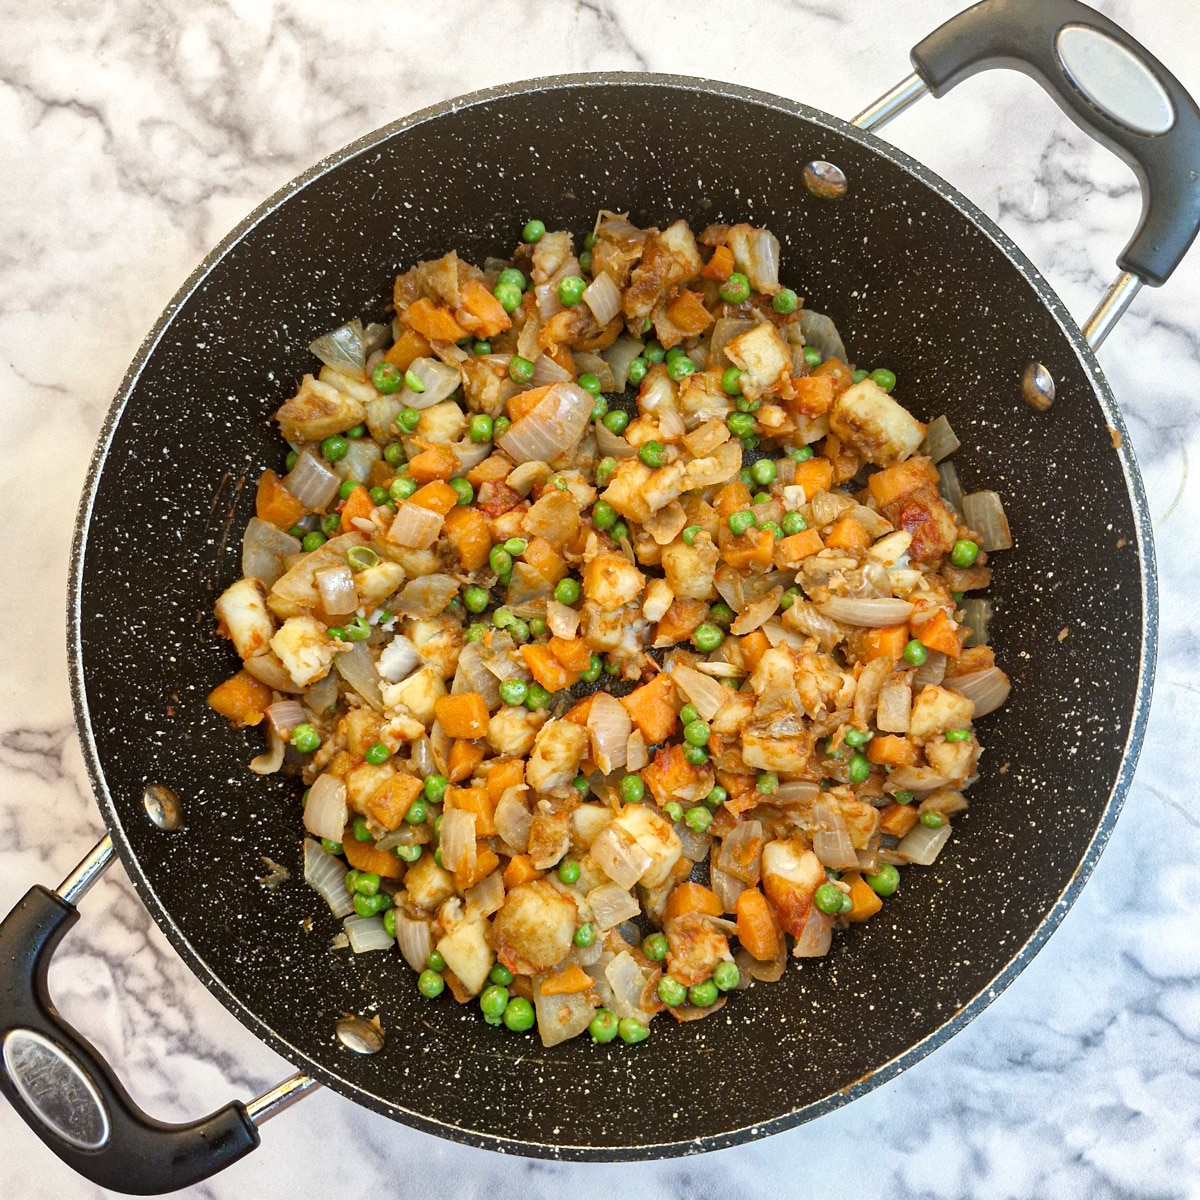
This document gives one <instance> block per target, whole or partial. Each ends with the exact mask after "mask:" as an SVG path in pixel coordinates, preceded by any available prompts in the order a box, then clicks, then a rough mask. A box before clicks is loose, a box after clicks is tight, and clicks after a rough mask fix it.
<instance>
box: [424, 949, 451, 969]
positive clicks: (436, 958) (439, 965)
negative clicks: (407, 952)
mask: <svg viewBox="0 0 1200 1200" xmlns="http://www.w3.org/2000/svg"><path fill="white" fill-rule="evenodd" d="M425 965H426V966H427V967H428V968H429V969H430V970H431V971H439V972H440V971H444V970H445V969H446V960H445V959H444V958H443V957H442V953H441V951H440V950H431V951H430V952H429V957H428V958H427V959H426V960H425Z"/></svg>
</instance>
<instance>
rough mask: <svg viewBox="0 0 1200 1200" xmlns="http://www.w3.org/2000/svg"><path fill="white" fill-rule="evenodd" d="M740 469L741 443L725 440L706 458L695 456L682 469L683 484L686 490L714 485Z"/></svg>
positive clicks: (729, 477)
mask: <svg viewBox="0 0 1200 1200" xmlns="http://www.w3.org/2000/svg"><path fill="white" fill-rule="evenodd" d="M741 469H742V443H741V442H732V441H731V442H725V443H724V444H723V445H721V446H718V447H717V448H716V450H714V451H713V453H712V454H710V455H709V456H708V457H707V458H695V459H693V460H692V461H691V462H690V463H688V465H687V467H686V468H685V469H684V481H683V486H684V488H686V489H687V490H688V491H693V490H695V489H696V488H707V487H716V486H717V484H719V483H725V482H726V481H727V480H730V479H732V478H733V477H734V476H735V475H736V474H737V473H738V472H739V471H740V470H741Z"/></svg>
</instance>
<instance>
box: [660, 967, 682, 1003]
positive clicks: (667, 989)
mask: <svg viewBox="0 0 1200 1200" xmlns="http://www.w3.org/2000/svg"><path fill="white" fill-rule="evenodd" d="M658 998H659V999H660V1000H661V1001H662V1002H663V1003H664V1004H665V1005H666V1006H667V1007H668V1008H678V1007H679V1006H680V1005H681V1004H682V1003H683V1002H684V1001H685V1000H686V999H687V988H685V987H684V986H683V984H682V983H680V982H679V980H677V979H672V978H671V976H670V975H664V976H663V977H662V978H661V979H660V980H659V981H658Z"/></svg>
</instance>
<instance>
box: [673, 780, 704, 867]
mask: <svg viewBox="0 0 1200 1200" xmlns="http://www.w3.org/2000/svg"><path fill="white" fill-rule="evenodd" d="M677 794H678V793H677ZM675 835H676V836H677V837H678V838H679V844H680V846H682V847H683V857H684V858H686V859H688V860H689V861H691V862H694V863H698V862H703V861H704V860H705V859H706V858H708V852H709V850H710V849H712V838H710V837H709V836H708V834H707V833H697V832H696V831H695V830H694V829H689V828H688V827H687V826H686V825H685V824H684V823H683V822H682V821H676V822H675Z"/></svg>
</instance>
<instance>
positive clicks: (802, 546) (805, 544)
mask: <svg viewBox="0 0 1200 1200" xmlns="http://www.w3.org/2000/svg"><path fill="white" fill-rule="evenodd" d="M801 465H803V464H801ZM824 548H825V543H824V542H823V541H821V535H820V534H819V533H818V532H817V531H816V530H815V529H802V530H800V532H799V533H793V534H792V535H791V537H785V538H780V539H779V541H777V542H776V543H775V565H776V566H777V567H779V569H780V570H782V571H787V570H795V569H796V567H798V566H799V565H800V563H802V562H803V561H804V560H805V559H806V558H808V557H809V556H810V555H812V554H816V553H817V551H819V550H823V549H824Z"/></svg>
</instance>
